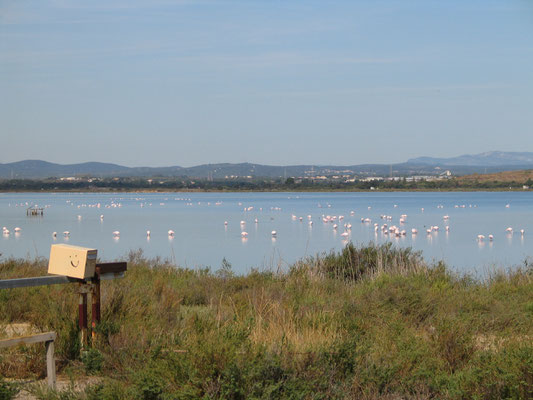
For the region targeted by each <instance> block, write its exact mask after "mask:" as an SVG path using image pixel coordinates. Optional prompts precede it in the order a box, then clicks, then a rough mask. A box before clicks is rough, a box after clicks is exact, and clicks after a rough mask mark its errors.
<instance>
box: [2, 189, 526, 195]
mask: <svg viewBox="0 0 533 400" xmlns="http://www.w3.org/2000/svg"><path fill="white" fill-rule="evenodd" d="M395 192H398V193H403V192H405V193H412V192H414V193H435V192H440V193H448V192H449V193H474V192H494V193H504V192H513V193H515V192H518V193H522V192H523V193H527V192H533V189H520V188H513V189H501V188H493V189H491V188H457V189H453V188H446V189H427V188H424V189H379V190H377V189H376V190H366V189H353V190H346V189H328V190H316V189H308V190H307V189H279V190H256V189H254V190H244V189H243V190H217V189H175V190H144V189H124V190H111V189H110V190H1V191H0V194H8V193H395Z"/></svg>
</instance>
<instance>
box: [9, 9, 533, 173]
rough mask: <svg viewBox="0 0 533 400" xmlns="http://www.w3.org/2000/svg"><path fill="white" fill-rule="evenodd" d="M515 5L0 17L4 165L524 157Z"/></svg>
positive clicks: (531, 116) (523, 29)
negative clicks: (25, 162)
mask: <svg viewBox="0 0 533 400" xmlns="http://www.w3.org/2000/svg"><path fill="white" fill-rule="evenodd" d="M532 39H533V4H532V3H530V2H526V1H522V0H511V1H504V0H498V1H495V0H489V1H481V0H479V1H478V0H474V1H471V2H466V3H465V2H461V1H459V0H452V1H448V2H439V1H428V0H405V1H396V0H383V1H369V0H368V1H359V2H351V1H345V0H343V1H332V2H327V3H324V2H320V1H316V0H310V1H307V2H297V1H294V0H288V1H274V2H262V1H253V0H247V1H243V0H217V1H211V0H199V1H194V0H154V1H135V0H132V1H125V0H123V1H114V2H111V3H109V2H104V1H101V0H97V1H94V2H90V3H87V2H82V1H63V0H48V1H34V0H30V1H26V2H18V1H14V0H8V1H5V2H2V3H1V4H0V74H1V76H2V78H1V79H0V93H1V95H0V119H1V120H2V139H3V140H2V150H3V151H2V152H1V153H0V154H1V156H0V163H9V162H16V161H21V160H27V159H38V160H44V161H48V162H53V163H58V164H75V163H83V162H90V161H97V162H106V163H114V164H119V165H124V166H129V167H141V166H150V167H161V166H175V165H179V166H184V167H189V166H195V165H200V164H208V163H213V164H214V163H241V162H250V163H256V164H266V165H278V166H280V165H282V166H283V165H301V164H309V165H312V164H314V165H347V166H348V165H356V164H368V163H370V164H391V163H401V162H404V161H406V160H407V159H409V158H414V157H420V156H428V157H455V156H459V155H462V154H477V153H482V152H486V151H493V150H498V151H528V150H533V134H532V133H533V132H532V127H533V113H531V110H532V109H533V79H532V78H531V71H533V41H532Z"/></svg>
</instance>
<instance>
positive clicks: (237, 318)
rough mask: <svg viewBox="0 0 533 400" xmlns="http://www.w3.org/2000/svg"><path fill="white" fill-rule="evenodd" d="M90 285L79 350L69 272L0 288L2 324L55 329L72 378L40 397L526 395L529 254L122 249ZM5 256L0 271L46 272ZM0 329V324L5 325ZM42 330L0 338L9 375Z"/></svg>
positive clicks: (2, 274) (531, 346)
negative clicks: (500, 259)
mask: <svg viewBox="0 0 533 400" xmlns="http://www.w3.org/2000/svg"><path fill="white" fill-rule="evenodd" d="M128 268H129V269H128V272H127V274H126V278H125V279H122V280H118V281H113V282H109V281H107V282H103V284H102V302H103V309H102V314H103V315H102V324H101V325H100V326H99V328H98V330H99V332H100V334H101V337H102V339H101V341H100V342H99V343H95V346H94V349H93V350H90V351H88V352H86V353H84V354H83V356H81V357H80V351H79V350H80V349H79V344H78V339H77V338H78V328H77V296H76V293H75V287H74V285H56V286H50V287H40V288H25V289H15V290H3V291H0V327H1V326H4V327H5V326H6V325H7V324H10V323H14V322H29V323H31V324H32V325H33V326H34V327H35V328H36V329H37V330H39V331H47V330H55V331H57V332H58V336H59V339H58V342H57V344H56V352H57V357H58V368H59V370H60V373H61V374H64V375H67V376H70V377H72V380H73V382H75V381H78V380H83V379H87V378H86V376H87V375H91V376H95V377H97V378H93V381H94V382H95V383H94V384H93V385H90V386H88V387H87V388H85V389H83V390H81V391H75V390H73V389H72V390H67V391H63V392H50V391H47V390H45V389H44V388H43V387H39V386H35V385H34V386H32V385H29V386H28V385H26V388H27V389H28V390H30V392H33V393H34V395H36V396H37V397H39V398H43V399H71V398H72V399H74V398H81V399H197V398H205V399H248V398H250V399H279V398H284V399H285V398H286V399H345V398H354V399H391V400H392V399H430V398H431V399H471V398H474V399H527V398H533V268H532V267H531V266H528V265H525V266H524V267H523V268H522V269H521V270H518V271H515V272H509V273H502V274H498V275H495V276H493V277H492V278H490V279H487V280H486V281H483V282H480V281H477V280H474V279H472V278H469V277H459V276H456V275H454V274H452V273H451V272H450V271H449V270H447V269H446V267H445V266H443V265H440V264H438V265H433V266H429V267H428V266H426V265H425V264H424V262H423V260H422V259H421V257H420V255H419V254H416V253H413V252H412V251H411V250H404V249H395V248H392V247H390V246H387V245H385V246H381V247H374V246H368V247H354V246H352V245H349V246H347V247H346V248H345V249H344V251H343V252H341V253H332V254H328V255H323V256H320V257H317V258H314V259H307V260H303V261H302V262H299V263H297V264H295V265H294V266H293V267H292V268H291V269H290V270H289V271H288V272H286V273H275V272H258V271H252V272H250V273H248V274H247V275H245V276H237V275H234V274H233V273H232V271H231V268H230V266H229V265H227V264H226V263H223V267H222V268H221V269H220V270H218V271H215V272H210V271H208V270H200V271H192V270H186V269H180V268H176V267H174V266H172V265H170V264H169V263H167V262H165V261H162V260H159V259H155V260H154V259H152V260H146V259H144V258H143V257H142V254H140V253H132V254H131V256H130V260H129V266H128ZM45 270H46V262H45V261H44V260H42V261H33V262H30V261H23V260H7V261H3V262H2V263H0V278H10V277H22V276H35V275H39V274H44V273H45ZM1 330H2V329H1V328H0V333H1ZM43 355H44V345H33V346H28V347H18V348H12V349H9V350H2V352H0V376H4V377H5V378H6V380H4V381H0V399H2V398H6V399H8V398H10V397H11V396H12V394H13V393H15V392H16V391H17V387H16V386H14V385H13V384H11V383H9V382H10V381H9V378H18V379H28V378H37V377H42V376H43V374H44V371H45V365H44V356H43Z"/></svg>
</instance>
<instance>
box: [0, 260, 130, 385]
mask: <svg viewBox="0 0 533 400" xmlns="http://www.w3.org/2000/svg"><path fill="white" fill-rule="evenodd" d="M73 265H74V264H73ZM93 265H94V264H93ZM127 268H128V265H127V263H126V262H112V263H99V264H96V266H95V269H94V275H92V276H91V277H86V278H84V279H80V278H73V277H70V276H62V275H58V276H37V277H32V278H16V279H3V280H0V290H1V289H14V288H23V287H33V286H47V285H56V284H65V283H77V284H78V293H79V304H78V315H79V327H80V332H81V338H80V340H81V346H82V351H83V350H86V349H87V347H88V345H89V343H88V325H87V316H88V313H87V295H88V294H90V295H91V305H92V307H91V339H92V340H91V343H95V342H96V341H97V340H98V337H97V336H98V335H97V327H98V324H99V323H100V318H101V312H100V306H101V303H100V282H101V281H102V280H109V279H116V278H122V277H124V273H125V272H126V270H127ZM55 339H56V333H55V332H47V333H40V334H37V335H31V336H24V337H19V338H13V339H6V340H0V348H2V347H9V346H15V345H18V344H31V343H39V342H45V344H46V366H47V376H48V384H49V385H50V386H52V387H55V361H54V341H55Z"/></svg>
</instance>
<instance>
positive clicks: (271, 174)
mask: <svg viewBox="0 0 533 400" xmlns="http://www.w3.org/2000/svg"><path fill="white" fill-rule="evenodd" d="M528 168H533V153H525V152H524V153H517V152H500V151H493V152H488V153H481V154H476V155H462V156H459V157H452V158H432V157H418V158H413V159H410V160H408V161H407V162H405V163H399V164H393V165H390V164H360V165H351V166H339V165H288V166H273V165H261V164H250V163H240V164H231V163H223V164H202V165H198V166H194V167H180V166H171V167H133V168H130V167H125V166H121V165H117V164H109V163H100V162H88V163H83V164H68V165H63V164H54V163H50V162H46V161H40V160H25V161H18V162H13V163H7V164H0V178H3V179H12V178H13V179H43V178H52V177H55V178H63V177H70V176H90V177H102V178H104V177H170V176H172V177H184V178H185V177H186V178H212V179H225V178H232V177H245V176H252V177H267V178H286V177H290V176H294V177H305V176H317V175H324V176H331V175H354V174H355V175H358V176H361V177H364V176H389V175H396V176H398V175H435V174H438V173H440V172H442V171H443V170H446V169H448V170H450V171H451V172H452V173H453V174H455V175H464V174H471V173H484V172H487V173H494V172H501V171H508V170H518V169H528Z"/></svg>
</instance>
